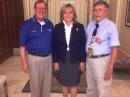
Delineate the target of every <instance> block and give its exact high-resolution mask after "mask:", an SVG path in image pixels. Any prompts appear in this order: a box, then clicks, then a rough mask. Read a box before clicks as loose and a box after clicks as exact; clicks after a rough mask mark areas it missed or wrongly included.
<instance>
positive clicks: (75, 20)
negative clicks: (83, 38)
mask: <svg viewBox="0 0 130 97" xmlns="http://www.w3.org/2000/svg"><path fill="white" fill-rule="evenodd" d="M68 7H69V8H72V11H73V13H74V18H73V21H74V22H77V14H76V11H75V8H74V6H73V5H72V4H70V3H68V4H65V5H63V6H62V7H61V10H60V22H62V21H63V20H64V17H63V14H64V11H65V9H66V8H68Z"/></svg>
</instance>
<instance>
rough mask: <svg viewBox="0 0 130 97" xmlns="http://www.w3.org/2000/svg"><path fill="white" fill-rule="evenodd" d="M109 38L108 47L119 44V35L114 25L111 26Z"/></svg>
mask: <svg viewBox="0 0 130 97" xmlns="http://www.w3.org/2000/svg"><path fill="white" fill-rule="evenodd" d="M109 38H110V46H112V47H113V46H119V45H120V42H119V35H118V30H117V27H116V25H115V24H113V25H112V29H111V31H110V34H109Z"/></svg>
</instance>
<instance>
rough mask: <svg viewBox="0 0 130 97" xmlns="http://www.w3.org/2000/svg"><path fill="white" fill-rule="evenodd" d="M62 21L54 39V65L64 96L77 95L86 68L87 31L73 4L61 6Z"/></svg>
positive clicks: (56, 29)
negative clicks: (79, 21) (80, 21)
mask: <svg viewBox="0 0 130 97" xmlns="http://www.w3.org/2000/svg"><path fill="white" fill-rule="evenodd" d="M60 18H61V22H60V23H59V24H57V25H55V28H54V32H53V39H52V41H53V42H52V49H53V63H54V64H53V66H54V70H55V71H57V72H58V74H57V80H58V81H59V83H60V84H61V85H62V92H63V97H68V93H69V92H70V96H71V97H76V95H77V85H78V84H79V83H80V75H81V72H83V70H84V68H85V59H86V54H85V41H86V38H85V31H84V27H83V25H82V24H80V23H78V22H77V21H76V19H77V15H76V12H75V9H74V7H73V6H72V5H71V4H66V5H64V6H63V7H62V8H61V12H60Z"/></svg>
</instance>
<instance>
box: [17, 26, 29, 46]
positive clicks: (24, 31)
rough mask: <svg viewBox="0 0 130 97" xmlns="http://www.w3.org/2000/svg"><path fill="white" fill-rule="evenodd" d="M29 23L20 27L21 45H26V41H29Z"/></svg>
mask: <svg viewBox="0 0 130 97" xmlns="http://www.w3.org/2000/svg"><path fill="white" fill-rule="evenodd" d="M27 28H28V27H27V25H25V24H23V25H22V26H21V28H20V35H19V38H20V46H26V43H27V33H28V31H27Z"/></svg>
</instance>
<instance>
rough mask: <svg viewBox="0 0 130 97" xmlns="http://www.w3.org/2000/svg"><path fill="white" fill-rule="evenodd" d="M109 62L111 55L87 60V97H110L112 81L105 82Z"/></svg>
mask: <svg viewBox="0 0 130 97" xmlns="http://www.w3.org/2000/svg"><path fill="white" fill-rule="evenodd" d="M109 62H110V55H109V56H106V57H102V58H87V62H86V64H87V66H86V77H87V85H88V87H87V91H86V92H87V97H110V88H111V82H112V79H110V80H107V81H105V80H104V74H105V71H106V69H107V67H108V65H109Z"/></svg>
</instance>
